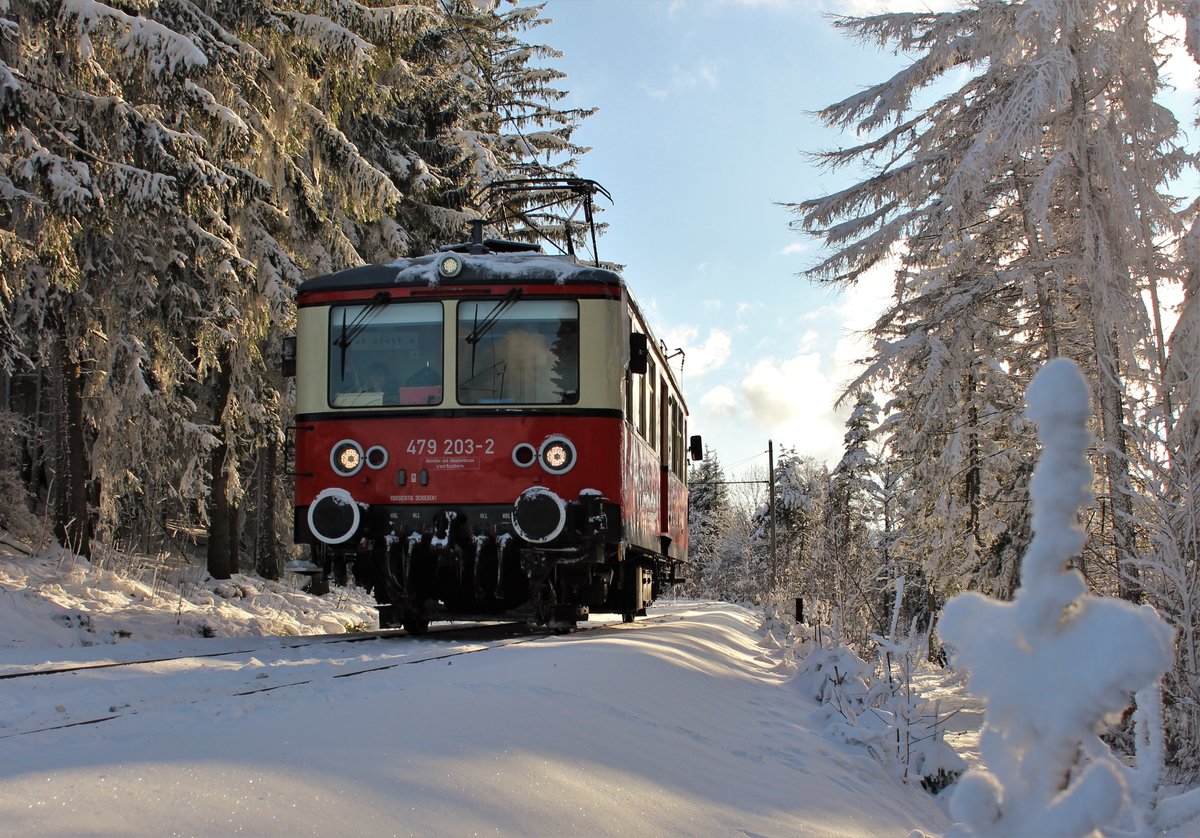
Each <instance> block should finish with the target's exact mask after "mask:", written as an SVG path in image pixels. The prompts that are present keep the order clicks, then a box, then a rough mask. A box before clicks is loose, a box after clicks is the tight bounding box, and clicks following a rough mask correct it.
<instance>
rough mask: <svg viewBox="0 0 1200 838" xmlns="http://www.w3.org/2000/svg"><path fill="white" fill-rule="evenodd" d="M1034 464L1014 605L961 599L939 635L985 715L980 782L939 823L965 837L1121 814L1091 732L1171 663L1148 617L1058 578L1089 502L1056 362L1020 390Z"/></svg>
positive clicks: (1076, 546) (1079, 420) (1081, 440)
mask: <svg viewBox="0 0 1200 838" xmlns="http://www.w3.org/2000/svg"><path fill="white" fill-rule="evenodd" d="M1028 402H1029V410H1028V413H1029V416H1030V418H1031V419H1032V420H1033V421H1035V422H1036V423H1037V425H1038V436H1039V438H1040V440H1041V442H1042V446H1043V451H1042V454H1041V458H1040V460H1039V462H1038V466H1037V469H1036V470H1035V471H1034V475H1033V480H1032V483H1031V486H1030V493H1031V495H1032V503H1033V531H1034V536H1033V540H1032V541H1031V542H1030V545H1029V549H1028V550H1027V551H1026V553H1025V556H1024V558H1023V559H1022V561H1021V586H1020V588H1018V590H1017V593H1016V597H1015V598H1014V600H1013V602H1011V603H1006V602H1000V601H996V600H990V599H988V598H986V597H984V596H981V595H979V594H976V593H966V594H962V595H960V596H959V597H956V598H955V599H954V600H953V601H951V602H950V603H949V604H948V605H947V606H946V610H945V615H944V617H943V619H942V632H943V635H944V636H945V638H946V640H947V642H948V643H950V644H951V646H952V647H953V648H954V649H955V655H954V661H955V663H956V664H957V665H959V666H962V667H964V668H966V669H967V670H969V672H970V681H969V687H970V689H971V690H972V691H974V692H977V693H978V694H980V695H981V696H982V697H983V698H985V699H986V702H987V711H986V716H985V722H984V729H983V735H982V738H981V741H980V750H981V753H982V756H983V760H984V763H985V764H986V766H987V767H988V770H989V772H990V773H986V774H985V773H983V772H972V773H970V774H968V776H967V777H965V778H964V779H963V780H962V781H961V782H960V784H959V788H958V789H957V791H956V792H955V795H954V797H953V798H952V800H951V812H952V813H953V814H954V816H955V817H956V818H957V819H958V820H959V821H961V822H962V823H961V825H960V826H959V827H958V830H957V831H958V832H959V833H960V834H965V835H1063V836H1067V835H1080V836H1082V835H1089V834H1093V833H1094V830H1096V829H1097V828H1099V827H1102V826H1105V825H1107V824H1111V823H1113V822H1114V820H1115V819H1116V817H1117V815H1118V814H1119V813H1120V810H1121V808H1122V807H1123V805H1125V803H1126V802H1127V797H1126V782H1125V778H1124V771H1123V768H1122V766H1121V764H1120V763H1119V762H1118V761H1117V759H1116V758H1115V757H1114V756H1113V755H1112V754H1111V753H1110V752H1109V751H1108V749H1107V748H1106V747H1105V746H1104V745H1103V743H1101V742H1100V740H1099V738H1098V737H1097V735H1096V732H1095V731H1096V727H1097V726H1098V725H1099V724H1100V723H1101V722H1102V721H1103V720H1104V719H1105V718H1106V717H1107V716H1109V715H1111V714H1117V713H1120V712H1121V711H1122V710H1123V709H1125V708H1126V707H1127V706H1128V704H1129V702H1130V700H1131V698H1132V696H1133V694H1134V693H1135V692H1137V691H1138V690H1140V689H1142V688H1143V687H1148V686H1152V685H1153V684H1154V683H1155V682H1156V681H1157V680H1158V678H1159V676H1160V675H1162V673H1163V672H1165V671H1166V670H1167V668H1168V667H1169V666H1170V662H1171V657H1172V654H1171V630H1170V628H1169V627H1168V626H1167V625H1166V623H1164V622H1163V621H1162V620H1161V619H1159V618H1158V617H1157V616H1156V615H1155V613H1154V612H1153V611H1152V610H1151V609H1149V608H1145V607H1138V606H1135V605H1132V604H1130V603H1128V602H1122V601H1120V600H1117V599H1112V598H1103V597H1096V596H1091V595H1089V594H1088V593H1087V586H1086V584H1085V582H1084V580H1083V577H1082V576H1081V575H1080V574H1079V572H1078V571H1077V570H1075V569H1073V568H1071V567H1070V564H1071V561H1072V558H1073V557H1075V556H1077V555H1078V554H1079V552H1080V551H1081V550H1082V549H1083V546H1084V542H1085V539H1086V536H1085V534H1084V532H1083V530H1082V529H1081V528H1080V527H1079V523H1078V511H1079V509H1080V508H1081V507H1082V506H1084V505H1085V504H1087V503H1088V502H1090V500H1091V492H1090V487H1091V484H1092V469H1091V466H1090V464H1089V463H1088V460H1087V457H1086V452H1087V449H1088V447H1089V445H1090V441H1091V440H1090V434H1089V433H1088V430H1087V425H1088V420H1089V416H1090V410H1089V405H1088V391H1087V385H1086V384H1085V382H1084V380H1083V376H1082V375H1081V374H1080V371H1079V369H1078V367H1076V366H1075V365H1074V364H1073V363H1071V362H1070V361H1068V360H1066V359H1065V358H1059V359H1056V360H1054V361H1051V362H1050V363H1049V364H1047V365H1046V366H1045V367H1044V368H1043V369H1042V370H1041V371H1040V372H1039V373H1038V375H1037V376H1036V377H1035V378H1034V380H1033V382H1032V383H1031V384H1030V387H1029V391H1028Z"/></svg>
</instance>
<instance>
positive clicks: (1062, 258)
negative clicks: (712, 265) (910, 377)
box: [796, 0, 1195, 598]
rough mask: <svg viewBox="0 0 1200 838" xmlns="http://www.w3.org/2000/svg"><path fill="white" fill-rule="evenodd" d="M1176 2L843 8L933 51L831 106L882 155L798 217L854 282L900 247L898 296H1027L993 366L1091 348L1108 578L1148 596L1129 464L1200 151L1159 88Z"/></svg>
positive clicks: (985, 303) (1100, 577)
mask: <svg viewBox="0 0 1200 838" xmlns="http://www.w3.org/2000/svg"><path fill="white" fill-rule="evenodd" d="M1158 11H1159V4H1156V3H1150V2H1144V0H1129V1H1128V2H1126V1H1125V0H1120V2H1099V0H1085V1H1084V2H1079V1H1078V0H1051V1H1050V2H1041V3H1036V4H1035V3H1008V2H980V3H976V4H972V5H968V6H965V7H964V8H962V9H959V10H956V11H950V12H944V13H914V14H900V13H897V14H887V15H878V16H874V17H870V18H862V19H849V18H847V19H841V20H839V21H838V24H837V25H838V26H840V27H841V28H843V29H844V30H845V31H847V32H848V33H850V34H851V35H853V36H855V37H857V38H859V39H861V40H863V41H866V42H871V43H876V44H880V45H885V44H891V45H894V46H895V47H896V49H897V50H899V51H903V52H906V53H910V54H912V55H914V56H915V60H913V61H912V62H911V63H910V64H909V65H908V66H907V67H906V68H905V69H904V70H902V71H901V72H899V73H898V74H896V75H895V76H894V77H893V78H892V79H890V80H889V81H887V82H884V83H882V84H879V85H877V86H875V87H872V88H870V89H868V90H866V91H864V92H862V93H859V94H856V95H855V96H853V97H851V98H849V99H847V100H845V101H843V102H840V103H838V104H836V105H832V106H830V107H829V108H827V109H825V110H824V111H823V112H822V114H821V115H822V118H823V119H824V120H825V121H826V122H827V123H828V124H830V125H833V126H837V127H847V128H849V127H853V128H855V129H856V130H857V131H858V132H859V133H861V134H864V135H867V136H868V139H865V140H864V141H863V142H861V143H859V144H857V145H855V146H853V147H851V148H846V149H841V150H838V151H834V152H829V153H827V154H825V155H822V158H823V159H824V161H825V162H826V163H828V164H829V165H831V166H841V165H845V164H850V163H856V162H858V163H867V164H868V165H874V167H875V169H874V171H873V172H872V176H871V177H870V178H869V179H867V180H865V181H863V182H861V183H858V184H856V185H854V186H852V187H850V188H848V189H846V190H843V191H842V192H840V193H838V194H835V195H831V196H827V197H825V198H820V199H814V200H811V201H807V202H805V203H803V204H799V205H797V206H796V210H797V212H798V213H799V214H800V216H801V219H800V221H798V222H797V224H798V226H801V227H803V228H805V229H807V230H809V231H812V232H816V233H820V234H822V235H824V236H825V238H826V241H827V243H828V244H829V245H830V246H831V247H833V248H834V252H833V255H831V256H830V257H829V258H828V259H827V260H826V261H824V262H823V263H821V264H820V265H818V266H816V267H815V268H814V269H813V271H812V275H813V276H814V277H816V278H823V279H826V280H829V281H833V282H838V283H852V282H854V281H855V280H856V279H857V278H858V276H860V275H861V274H862V272H863V271H865V270H867V269H869V268H871V267H872V266H875V265H877V264H880V263H881V261H882V260H884V259H885V258H887V257H889V256H890V255H892V254H893V253H895V252H896V251H897V249H898V248H899V249H901V250H902V251H903V259H904V264H905V266H906V269H907V270H906V271H905V273H904V274H903V275H901V276H900V277H899V278H898V283H899V286H898V292H897V302H903V301H905V300H910V299H914V298H916V297H919V296H921V295H923V294H926V293H928V292H929V291H930V290H936V289H939V288H941V287H943V286H944V285H945V284H946V283H953V291H954V292H956V294H957V300H956V302H957V304H958V305H960V306H961V307H962V309H963V311H962V313H963V315H964V316H969V315H978V316H977V317H976V318H975V319H976V322H981V323H987V322H989V318H988V317H987V311H988V310H989V309H991V308H993V307H994V306H993V301H994V300H996V299H1003V300H1005V301H1006V302H1007V303H1008V305H1009V306H1010V307H1011V311H1012V312H1013V314H1014V317H1013V318H1008V321H1009V322H1012V323H1013V324H1014V325H1016V326H1017V327H1018V329H1017V330H1016V331H1015V332H1012V331H1009V329H1008V328H1007V327H1005V326H1004V325H1001V327H1000V330H1001V332H1002V334H1006V335H1007V337H1008V340H1007V344H1008V345H1007V347H1006V348H1003V350H1002V347H1000V346H998V345H997V337H998V336H997V335H988V338H989V340H988V343H987V344H986V345H984V346H982V347H980V348H979V351H980V352H982V353H983V360H984V361H985V363H989V364H993V365H1008V371H1009V372H1014V373H1018V374H1019V372H1020V368H1021V367H1022V366H1024V367H1025V368H1028V364H1027V362H1026V363H1024V364H1020V365H1018V366H1017V367H1013V366H1012V364H1013V363H1014V360H1012V359H1016V358H1023V359H1027V360H1028V359H1031V360H1033V361H1035V362H1036V361H1037V360H1039V359H1042V358H1046V357H1051V356H1053V355H1057V354H1063V355H1067V356H1068V357H1073V358H1075V359H1076V360H1077V361H1079V363H1080V365H1081V366H1082V367H1083V368H1084V369H1085V371H1087V374H1088V375H1089V378H1090V379H1091V380H1092V381H1093V382H1095V384H1096V391H1097V393H1098V404H1099V420H1098V427H1099V436H1100V438H1101V442H1102V447H1101V449H1100V450H1101V465H1102V467H1101V469H1100V473H1101V475H1102V476H1103V485H1102V486H1101V487H1100V491H1099V496H1100V498H1101V500H1102V502H1103V504H1104V514H1102V515H1101V516H1098V517H1097V525H1096V526H1095V527H1094V530H1095V532H1094V537H1095V538H1097V539H1103V541H1104V542H1106V543H1107V545H1108V549H1107V550H1106V551H1105V556H1104V558H1105V565H1104V567H1096V568H1092V569H1091V570H1090V573H1089V578H1090V579H1092V580H1093V581H1094V582H1095V583H1096V584H1099V585H1101V586H1103V588H1104V589H1106V590H1107V589H1111V590H1114V591H1119V592H1120V593H1121V594H1122V595H1124V596H1126V597H1129V598H1137V597H1138V596H1139V595H1140V594H1139V588H1138V584H1137V580H1136V566H1135V564H1134V563H1133V561H1132V559H1133V558H1134V554H1133V547H1134V543H1135V535H1136V532H1135V521H1134V517H1133V516H1132V515H1131V514H1130V513H1131V511H1132V508H1133V501H1132V497H1133V496H1132V483H1131V479H1130V460H1131V458H1139V457H1147V456H1150V454H1151V452H1149V451H1148V450H1147V449H1146V447H1144V446H1143V447H1134V443H1137V442H1139V440H1130V439H1129V437H1128V430H1127V429H1128V427H1129V422H1128V420H1129V419H1130V418H1131V417H1132V412H1133V411H1134V409H1135V408H1136V407H1137V405H1136V404H1135V403H1134V402H1133V401H1132V399H1131V398H1130V394H1131V392H1132V393H1135V394H1136V393H1142V392H1152V390H1153V387H1154V384H1155V378H1156V374H1155V370H1154V369H1153V364H1151V363H1148V362H1147V360H1146V359H1151V358H1154V357H1155V356H1156V354H1157V353H1156V347H1155V342H1156V337H1155V330H1154V329H1153V326H1152V323H1153V321H1154V316H1155V314H1156V312H1154V311H1149V310H1148V309H1147V306H1146V304H1145V302H1144V298H1143V292H1144V291H1149V290H1150V289H1153V288H1156V287H1158V286H1160V285H1163V284H1165V283H1167V282H1169V281H1170V278H1171V276H1172V274H1173V273H1174V267H1173V262H1174V261H1175V252H1174V250H1173V249H1172V241H1173V238H1174V237H1175V236H1176V235H1177V234H1178V231H1179V229H1180V220H1179V218H1178V217H1177V216H1176V214H1175V213H1174V205H1173V202H1172V199H1171V196H1170V195H1169V194H1168V191H1167V186H1168V184H1169V183H1170V182H1173V181H1174V179H1176V178H1177V177H1178V176H1179V175H1180V174H1181V173H1182V172H1184V171H1185V170H1186V169H1188V168H1189V167H1192V166H1194V163H1195V159H1194V156H1193V155H1191V154H1190V153H1188V152H1186V151H1185V150H1184V149H1183V148H1182V146H1181V141H1180V139H1179V132H1178V125H1177V123H1176V121H1175V119H1174V117H1173V115H1172V114H1170V112H1168V111H1166V110H1165V109H1163V108H1162V107H1161V106H1159V105H1157V104H1156V102H1155V95H1156V94H1157V93H1158V91H1159V89H1160V87H1161V81H1160V77H1159V74H1158V65H1159V63H1160V61H1161V58H1162V54H1163V42H1162V41H1163V38H1162V36H1161V35H1160V34H1158V33H1159V30H1158V28H1157V27H1156V26H1155V25H1154V15H1155V14H1156V13H1158ZM959 71H965V72H964V75H963V77H964V78H966V81H965V82H964V83H961V84H958V85H957V86H956V89H953V90H951V91H950V92H948V93H944V94H940V95H936V97H935V94H934V93H933V92H932V91H931V87H932V86H933V85H936V84H945V83H946V82H947V81H948V80H950V79H952V78H953V77H952V76H951V73H956V72H959ZM931 100H932V101H931ZM988 285H991V293H990V294H989V293H987V292H986V291H985V288H986V286H988ZM1009 355H1011V356H1012V359H1010V358H1009V357H1008V356H1009ZM972 357H977V355H976V354H975V353H973V354H970V355H964V356H957V355H956V356H953V357H952V358H951V359H950V360H951V365H950V366H949V367H948V368H947V369H946V370H945V371H944V374H947V375H953V376H954V377H955V378H959V379H965V378H966V377H967V375H968V369H967V368H965V367H963V366H962V363H960V358H961V360H962V361H963V362H969V359H971V358H972ZM1001 368H1002V369H1003V367H1001ZM1101 526H1102V527H1103V529H1101ZM1104 571H1106V573H1105V572H1104Z"/></svg>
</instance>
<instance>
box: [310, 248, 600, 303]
mask: <svg viewBox="0 0 1200 838" xmlns="http://www.w3.org/2000/svg"><path fill="white" fill-rule="evenodd" d="M450 257H452V258H454V259H456V260H458V261H459V262H461V264H462V270H461V271H460V272H459V273H458V274H456V275H455V276H453V277H452V278H449V279H448V278H446V277H444V276H443V275H442V274H441V272H440V271H439V268H440V266H441V264H442V262H443V261H444V260H445V259H447V258H450ZM497 282H500V283H512V284H554V285H566V284H567V283H572V284H573V283H588V284H599V285H615V286H622V285H624V281H623V280H622V279H621V276H620V275H619V274H618V273H616V272H615V271H611V270H608V269H607V268H599V267H596V266H595V265H591V264H587V263H584V262H580V261H578V260H577V259H575V258H574V257H573V256H551V255H549V254H545V253H530V252H523V253H483V254H474V253H459V252H453V253H450V252H441V253H433V254H430V255H428V256H418V257H416V258H415V259H397V260H395V261H394V262H387V263H385V264H380V265H360V266H359V267H356V268H347V269H346V270H343V271H337V272H336V273H331V274H325V275H324V276H318V277H314V278H313V279H310V280H307V281H306V282H304V283H302V284H301V285H300V289H299V290H300V293H301V294H304V293H309V292H314V291H352V290H357V289H379V288H391V287H412V286H426V287H430V288H436V287H437V286H439V285H442V284H450V283H453V284H454V285H462V284H475V283H478V284H491V283H497Z"/></svg>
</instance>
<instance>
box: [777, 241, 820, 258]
mask: <svg viewBox="0 0 1200 838" xmlns="http://www.w3.org/2000/svg"><path fill="white" fill-rule="evenodd" d="M810 250H812V245H811V244H809V243H808V242H792V243H791V244H789V245H788V246H787V247H785V248H784V249H783V250H781V251H779V255H780V256H795V255H796V254H798V253H808V252H809V251H810Z"/></svg>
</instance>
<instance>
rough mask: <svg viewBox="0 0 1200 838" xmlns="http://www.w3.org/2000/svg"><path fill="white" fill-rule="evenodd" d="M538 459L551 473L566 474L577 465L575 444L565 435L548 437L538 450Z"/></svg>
mask: <svg viewBox="0 0 1200 838" xmlns="http://www.w3.org/2000/svg"><path fill="white" fill-rule="evenodd" d="M538 459H539V460H541V461H542V468H544V469H545V470H546V471H548V472H550V473H551V474H566V473H567V472H568V471H570V470H571V469H572V468H574V466H575V459H576V454H575V446H574V445H573V444H572V443H571V440H569V439H567V438H566V437H565V436H552V437H547V438H546V441H545V442H543V443H542V447H541V448H540V449H539V450H538Z"/></svg>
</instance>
